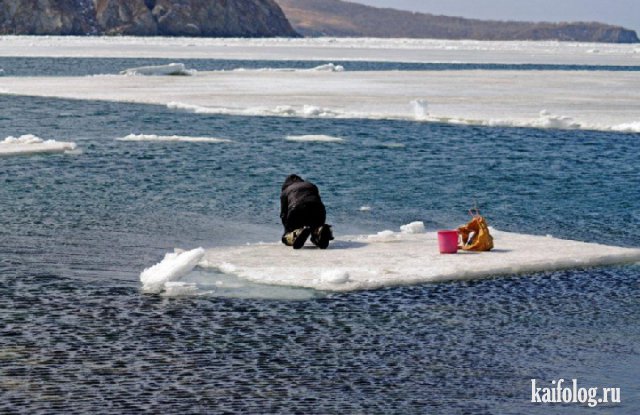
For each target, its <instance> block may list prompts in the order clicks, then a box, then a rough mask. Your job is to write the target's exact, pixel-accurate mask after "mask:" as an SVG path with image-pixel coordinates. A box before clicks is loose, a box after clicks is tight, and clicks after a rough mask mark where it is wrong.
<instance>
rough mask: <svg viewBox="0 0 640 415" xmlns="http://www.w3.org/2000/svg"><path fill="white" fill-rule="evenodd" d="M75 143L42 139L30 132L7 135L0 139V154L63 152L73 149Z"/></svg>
mask: <svg viewBox="0 0 640 415" xmlns="http://www.w3.org/2000/svg"><path fill="white" fill-rule="evenodd" d="M75 148H76V143H71V142H65V141H56V140H43V139H41V138H39V137H36V136H35V135H32V134H26V135H21V136H20V137H11V136H10V137H7V138H5V139H4V140H2V141H0V156H14V155H22V154H37V153H65V152H69V151H72V150H75Z"/></svg>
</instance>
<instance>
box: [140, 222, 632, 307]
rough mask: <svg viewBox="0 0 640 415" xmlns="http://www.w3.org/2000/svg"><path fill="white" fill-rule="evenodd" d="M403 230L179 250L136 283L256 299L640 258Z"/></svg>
mask: <svg viewBox="0 0 640 415" xmlns="http://www.w3.org/2000/svg"><path fill="white" fill-rule="evenodd" d="M400 229H401V230H400V231H391V230H386V231H382V232H379V233H377V234H373V235H356V236H344V237H337V238H336V240H334V241H333V242H332V243H331V245H330V246H329V249H326V250H320V249H317V248H315V247H313V246H311V244H307V246H305V247H304V248H303V249H300V250H292V249H291V248H289V247H286V246H284V245H283V244H281V243H279V242H276V243H258V244H247V245H243V246H235V247H233V246H232V247H219V248H211V249H207V250H204V249H203V248H197V249H193V250H191V251H182V250H178V249H176V250H175V252H172V253H168V254H166V256H165V257H164V259H163V260H162V261H161V262H159V263H158V264H156V265H154V266H152V267H150V268H147V269H145V270H144V271H143V272H142V273H141V274H140V280H141V282H142V289H143V291H145V292H150V293H162V294H163V295H165V296H171V297H176V296H191V295H201V294H206V293H207V292H210V293H215V291H217V290H220V291H224V290H225V289H226V290H227V291H229V290H231V291H233V290H237V291H238V293H237V294H236V295H240V296H243V295H250V296H256V295H257V296H260V294H259V293H260V291H261V290H263V289H261V288H260V286H261V285H263V284H266V285H275V286H283V287H294V288H306V289H314V290H322V291H353V290H369V289H377V288H381V287H387V286H397V285H408V284H422V283H430V282H440V281H450V280H461V279H481V278H490V277H497V276H508V275H517V274H528V273H535V272H543V271H554V270H561V269H571V268H585V267H594V266H606V265H617V264H628V263H629V264H630V263H637V262H640V249H637V248H621V247H614V246H606V245H600V244H595V243H585V242H579V241H571V240H563V239H557V238H553V237H551V236H550V235H547V236H533V235H524V234H518V233H510V232H501V231H498V230H495V229H491V233H492V235H493V237H494V243H495V249H494V250H492V251H490V252H480V253H478V252H463V251H459V252H458V254H454V255H442V254H440V253H439V249H438V238H437V233H436V232H425V230H424V224H423V223H422V222H412V223H410V224H407V225H403V226H402V227H401V228H400ZM243 281H244V282H245V283H243ZM256 284H257V285H256ZM243 287H244V288H243ZM247 287H249V288H248V289H247ZM207 290H209V291H207ZM243 291H244V293H243ZM290 294H291V295H294V296H295V297H299V296H300V295H301V293H299V292H294V293H286V292H285V293H281V295H283V296H284V297H288V296H289V295H290ZM232 295H234V294H232ZM274 295H276V296H277V295H278V294H275V293H274ZM304 296H305V295H303V297H304Z"/></svg>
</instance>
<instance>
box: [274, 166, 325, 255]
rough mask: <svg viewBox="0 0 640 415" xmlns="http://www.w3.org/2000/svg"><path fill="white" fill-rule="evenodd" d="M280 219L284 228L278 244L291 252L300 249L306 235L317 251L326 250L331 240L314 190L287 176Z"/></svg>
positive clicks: (309, 185) (322, 210) (317, 193)
mask: <svg viewBox="0 0 640 415" xmlns="http://www.w3.org/2000/svg"><path fill="white" fill-rule="evenodd" d="M280 218H281V219H282V225H284V234H283V235H282V243H283V244H285V245H287V246H292V247H293V249H300V248H302V246H303V245H304V243H305V242H306V241H307V238H308V237H309V235H311V242H313V244H314V245H316V246H317V247H318V248H320V249H326V248H327V247H328V246H329V241H331V240H332V239H333V234H332V232H331V225H327V224H326V223H325V220H326V219H327V212H326V210H325V208H324V204H322V200H321V199H320V192H319V191H318V187H317V186H316V185H315V184H313V183H311V182H307V181H304V180H303V179H302V178H301V177H300V176H298V175H295V174H292V175H290V176H289V177H287V178H286V179H285V181H284V183H283V185H282V192H281V193H280Z"/></svg>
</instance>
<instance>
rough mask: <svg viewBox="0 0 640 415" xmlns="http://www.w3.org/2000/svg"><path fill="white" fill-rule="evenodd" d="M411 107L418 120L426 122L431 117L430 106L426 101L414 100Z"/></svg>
mask: <svg viewBox="0 0 640 415" xmlns="http://www.w3.org/2000/svg"><path fill="white" fill-rule="evenodd" d="M411 107H412V108H413V113H414V115H415V117H416V120H424V119H426V118H427V117H428V116H429V111H428V108H429V105H428V104H427V100H426V99H414V100H413V101H411Z"/></svg>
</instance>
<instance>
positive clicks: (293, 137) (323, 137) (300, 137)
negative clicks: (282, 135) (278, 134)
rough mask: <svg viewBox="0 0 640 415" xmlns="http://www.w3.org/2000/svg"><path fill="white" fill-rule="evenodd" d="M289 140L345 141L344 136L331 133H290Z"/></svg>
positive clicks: (287, 138)
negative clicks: (334, 135) (331, 134)
mask: <svg viewBox="0 0 640 415" xmlns="http://www.w3.org/2000/svg"><path fill="white" fill-rule="evenodd" d="M286 140H287V141H298V142H303V143H305V142H318V143H341V142H343V141H344V138H340V137H333V136H330V135H323V134H315V135H314V134H310V135H288V136H287V137H286Z"/></svg>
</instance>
